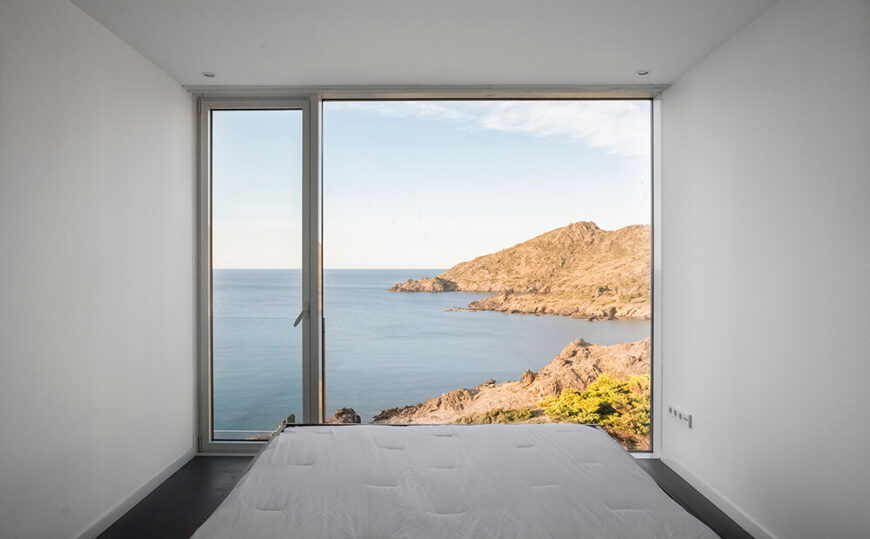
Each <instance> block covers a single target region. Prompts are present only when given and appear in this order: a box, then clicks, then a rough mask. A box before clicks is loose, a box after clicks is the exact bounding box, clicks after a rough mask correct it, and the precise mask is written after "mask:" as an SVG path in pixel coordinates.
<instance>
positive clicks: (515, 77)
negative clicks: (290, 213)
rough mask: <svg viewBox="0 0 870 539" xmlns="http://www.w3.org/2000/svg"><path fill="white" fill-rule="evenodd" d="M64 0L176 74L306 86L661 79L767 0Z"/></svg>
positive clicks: (197, 79)
mask: <svg viewBox="0 0 870 539" xmlns="http://www.w3.org/2000/svg"><path fill="white" fill-rule="evenodd" d="M73 2H74V3H75V4H76V5H78V6H79V7H80V8H82V9H83V10H84V11H85V12H87V13H88V14H89V15H91V16H92V17H93V18H95V19H97V20H98V21H100V22H101V23H102V24H103V25H105V26H106V27H107V28H108V29H109V30H111V31H113V32H114V33H115V34H117V35H118V36H120V37H121V38H122V39H124V40H125V41H127V42H128V43H129V44H130V45H132V46H133V47H134V48H136V49H137V50H138V51H140V52H141V53H142V54H144V55H145V56H146V57H148V58H150V59H151V60H152V61H153V62H154V63H155V64H157V65H158V66H159V67H161V68H162V69H163V70H165V71H166V72H168V73H169V74H171V75H172V76H173V77H175V78H176V79H177V80H178V81H180V82H181V83H183V84H196V85H201V84H218V85H294V86H297V85H298V86H315V85H345V84H360V85H363V84H365V85H392V84H395V85H401V84H453V85H462V84H493V85H525V84H550V85H574V84H579V85H597V84H667V83H671V82H673V81H674V80H675V79H676V78H677V77H679V75H681V74H682V73H684V72H685V71H686V70H688V69H689V68H690V67H691V66H693V65H694V64H695V63H696V62H698V61H699V60H701V59H702V58H703V57H704V56H706V55H707V54H709V53H710V52H712V51H713V50H715V49H716V48H717V47H718V46H719V45H721V44H722V43H724V42H725V41H726V40H727V39H728V38H729V37H731V36H732V35H734V34H735V33H737V32H738V31H739V30H740V29H741V28H743V27H744V26H746V24H748V23H749V22H751V21H752V20H753V19H755V18H756V17H757V16H758V15H760V14H761V12H762V11H764V10H765V9H766V8H767V7H769V6H770V5H771V4H773V3H774V0H437V1H436V0H377V1H375V0H372V1H365V0H321V1H314V0H311V1H300V0H246V1H240V0H73ZM640 69H648V70H649V71H650V74H649V75H648V76H646V77H640V76H638V75H637V74H636V72H637V71H638V70H640ZM203 71H212V72H215V73H216V74H217V76H216V77H215V78H213V79H207V78H204V77H203V76H202V75H201V72H203Z"/></svg>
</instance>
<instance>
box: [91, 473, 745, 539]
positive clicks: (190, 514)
mask: <svg viewBox="0 0 870 539" xmlns="http://www.w3.org/2000/svg"><path fill="white" fill-rule="evenodd" d="M250 461H251V457H195V458H194V459H193V460H191V461H190V462H188V463H187V464H185V465H184V467H183V468H181V469H180V470H178V471H177V472H176V473H175V474H174V475H173V476H172V477H170V478H169V479H167V480H166V481H164V482H163V483H162V484H161V485H160V486H159V487H157V488H156V489H154V491H153V492H151V494H149V495H148V496H146V497H145V499H144V500H142V501H141V502H139V504H138V505H136V506H135V507H133V509H131V510H130V511H129V512H128V513H127V514H125V515H124V516H122V517H121V518H120V519H119V520H118V521H117V522H115V523H114V524H112V526H111V527H110V528H109V529H107V530H106V531H105V532H103V534H102V535H100V539H109V538H111V539H115V538H118V539H121V538H123V539H138V538H146V537H147V538H149V539H150V538H160V539H175V538H178V539H187V538H189V537H190V536H191V535H192V534H193V532H194V531H196V529H197V528H198V527H199V526H200V525H201V524H202V523H203V522H205V520H206V519H207V518H208V516H209V515H210V514H211V513H212V512H213V511H214V510H215V508H216V507H217V505H218V503H220V501H221V500H222V499H223V497H224V496H225V495H226V493H227V492H228V491H229V490H230V489H232V488H233V485H235V484H236V481H238V479H239V477H241V476H242V474H244V472H245V470H246V469H247V467H248V464H250ZM637 463H638V464H640V466H641V468H643V469H644V470H646V472H647V473H648V474H650V476H652V478H653V479H655V480H656V482H657V483H658V484H659V486H660V487H661V488H662V490H664V491H665V492H667V493H668V495H670V496H671V498H673V499H674V500H676V501H677V503H679V504H680V505H682V506H683V507H685V508H686V510H687V511H689V512H690V513H692V514H693V515H695V516H696V517H697V518H698V519H699V520H700V521H701V522H704V523H705V524H707V526H709V527H710V528H711V529H712V530H713V531H715V532H716V533H718V534H719V535H720V536H722V537H724V538H726V539H731V538H741V539H742V538H749V539H751V538H752V536H751V535H749V534H748V533H746V532H745V531H743V530H742V529H741V528H740V526H738V525H737V524H736V523H735V522H734V521H733V520H731V519H730V518H728V516H727V515H725V513H723V512H722V511H720V510H719V509H718V508H717V507H716V506H715V505H713V504H712V503H710V501H708V500H707V499H706V498H704V497H703V496H701V494H700V493H698V491H697V490H695V489H694V488H692V486H691V485H689V484H688V483H686V482H685V481H684V480H683V479H682V478H681V477H680V476H679V475H677V474H676V473H674V472H673V471H672V470H671V469H670V468H668V467H667V466H665V465H664V464H663V463H662V462H661V461H660V460H657V459H643V460H642V459H639V460H638V461H637Z"/></svg>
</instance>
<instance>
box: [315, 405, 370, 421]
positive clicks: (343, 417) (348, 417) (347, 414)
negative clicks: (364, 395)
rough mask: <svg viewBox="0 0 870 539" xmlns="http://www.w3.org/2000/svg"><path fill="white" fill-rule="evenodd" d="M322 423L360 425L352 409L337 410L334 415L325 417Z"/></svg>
mask: <svg viewBox="0 0 870 539" xmlns="http://www.w3.org/2000/svg"><path fill="white" fill-rule="evenodd" d="M323 422H324V423H361V422H362V420H361V418H360V416H359V414H357V413H356V412H355V411H354V409H353V408H339V409H338V410H336V411H335V415H334V416H332V417H327V418H326V420H324V421H323Z"/></svg>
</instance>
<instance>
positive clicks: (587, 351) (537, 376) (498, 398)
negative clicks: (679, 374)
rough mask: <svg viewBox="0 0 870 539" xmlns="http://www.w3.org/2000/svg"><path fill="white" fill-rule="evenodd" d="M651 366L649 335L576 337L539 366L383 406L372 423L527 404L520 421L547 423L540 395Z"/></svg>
mask: <svg viewBox="0 0 870 539" xmlns="http://www.w3.org/2000/svg"><path fill="white" fill-rule="evenodd" d="M649 369H650V340H649V339H644V340H642V341H637V342H633V343H621V344H614V345H610V346H599V345H597V344H591V343H588V342H586V341H584V340H583V339H577V340H575V341H573V342H571V343H570V344H569V345H568V346H566V347H565V348H564V349H563V350H562V351H561V352H560V353H559V355H558V356H557V357H556V358H555V359H553V360H552V361H551V362H550V363H549V364H547V365H546V366H545V367H543V368H542V369H541V370H539V371H538V372H532V371H530V370H527V371H526V372H524V373H523V375H522V377H521V378H520V379H519V380H515V381H513V380H508V381H506V382H502V383H496V381H495V380H489V381H487V382H484V383H483V384H481V385H479V386H477V387H474V388H471V389H466V388H459V389H454V390H453V391H450V392H449V393H445V394H444V395H441V396H439V397H435V398H432V399H429V400H427V401H426V402H422V403H418V404H413V405H410V406H405V407H403V408H392V409H390V410H384V411H382V412H381V413H379V414H378V415H376V416H375V418H374V423H390V424H415V423H416V424H434V423H462V422H467V421H464V420H465V419H466V418H469V417H470V416H471V417H472V418H473V417H481V416H483V415H485V414H487V413H492V412H493V411H505V410H518V409H526V408H527V409H528V410H529V412H530V414H527V415H528V417H525V416H524V417H523V418H522V421H520V422H524V423H535V422H548V421H549V419H548V418H547V416H546V415H545V414H544V413H543V411H542V410H541V408H540V406H538V402H539V401H541V399H543V398H545V397H550V396H552V397H558V396H559V395H560V394H561V393H562V391H563V390H565V389H576V390H578V391H583V390H584V389H585V388H586V386H587V385H589V384H590V383H592V382H594V381H595V380H596V379H598V376H599V375H600V374H602V373H606V374H608V375H610V376H612V377H616V378H628V377H629V376H631V375H633V374H649ZM473 422H477V421H473Z"/></svg>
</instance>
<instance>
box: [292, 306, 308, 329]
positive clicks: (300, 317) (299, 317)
mask: <svg viewBox="0 0 870 539" xmlns="http://www.w3.org/2000/svg"><path fill="white" fill-rule="evenodd" d="M307 312H308V305H306V306H305V307H304V308H303V309H302V312H300V313H299V316H297V317H296V321H295V322H293V327H294V328H295V327H296V326H298V325H299V322H301V321H302V318H303V317H305V313H307Z"/></svg>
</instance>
